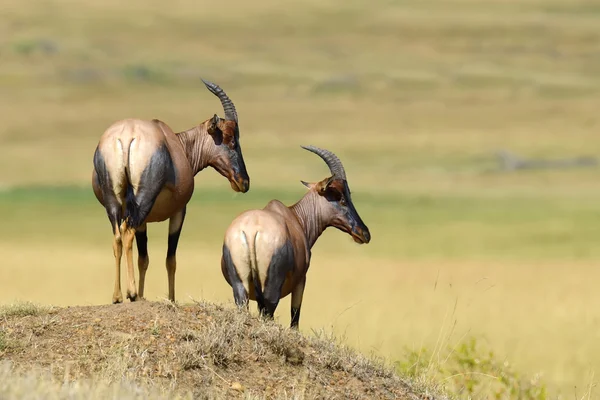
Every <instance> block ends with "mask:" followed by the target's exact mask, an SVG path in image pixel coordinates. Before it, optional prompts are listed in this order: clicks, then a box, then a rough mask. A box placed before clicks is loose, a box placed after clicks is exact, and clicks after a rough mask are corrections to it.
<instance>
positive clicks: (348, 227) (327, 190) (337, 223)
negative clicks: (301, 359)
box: [301, 146, 371, 244]
mask: <svg viewBox="0 0 600 400" xmlns="http://www.w3.org/2000/svg"><path fill="white" fill-rule="evenodd" d="M302 148H303V149H305V150H308V151H310V152H312V153H315V154H316V155H318V156H319V157H321V158H322V159H323V161H325V163H326V164H327V166H328V167H329V171H330V172H331V176H330V177H329V178H325V179H324V180H322V181H320V182H317V183H308V182H304V181H301V182H302V184H303V185H304V186H306V187H308V188H309V189H311V190H314V191H315V192H316V193H317V194H318V195H319V196H320V200H321V201H320V205H321V208H322V211H321V212H322V214H321V215H322V218H324V220H325V221H326V223H327V224H328V225H330V226H333V227H335V228H337V229H339V230H341V231H342V232H346V233H348V234H349V235H350V236H352V239H354V241H355V242H356V243H359V244H366V243H369V242H370V241H371V233H370V232H369V228H368V227H367V225H365V223H364V222H363V221H362V219H361V218H360V215H358V211H356V208H354V204H353V203H352V197H351V196H350V187H349V186H348V181H347V180H346V172H345V171H344V166H343V165H342V162H341V161H340V159H339V158H338V157H337V156H336V155H335V154H333V153H332V152H330V151H328V150H325V149H320V148H318V147H315V146H302Z"/></svg>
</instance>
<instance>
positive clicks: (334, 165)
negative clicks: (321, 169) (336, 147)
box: [300, 146, 346, 180]
mask: <svg viewBox="0 0 600 400" xmlns="http://www.w3.org/2000/svg"><path fill="white" fill-rule="evenodd" d="M300 147H302V148H303V149H304V150H308V151H310V152H311V153H315V154H316V155H318V156H319V157H321V158H322V159H323V161H325V163H326V164H327V166H328V167H329V171H331V175H333V176H334V177H335V178H337V179H343V180H346V171H344V166H343V165H342V162H341V161H340V159H339V158H338V157H337V156H336V155H335V154H333V153H332V152H331V151H329V150H325V149H320V148H318V147H315V146H300Z"/></svg>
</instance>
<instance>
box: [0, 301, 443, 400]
mask: <svg viewBox="0 0 600 400" xmlns="http://www.w3.org/2000/svg"><path fill="white" fill-rule="evenodd" d="M0 320H1V321H2V325H1V327H0V361H2V362H3V363H4V366H3V368H2V369H0V378H2V379H0V381H1V382H3V383H2V384H0V397H2V398H16V397H19V398H22V395H23V394H24V393H28V394H32V393H35V392H36V391H40V393H39V394H40V395H42V396H43V397H44V398H83V397H86V398H90V396H92V397H96V398H106V397H107V396H108V397H115V396H116V398H132V399H133V398H173V397H183V398H189V397H192V396H193V398H246V399H248V398H250V399H253V398H269V399H270V398H311V399H312V398H340V399H342V398H343V399H363V398H378V399H423V398H428V399H433V398H437V397H434V395H432V394H428V393H427V392H428V390H427V388H423V387H420V388H417V387H415V385H414V384H413V383H411V382H409V381H406V380H404V379H401V378H400V377H399V376H397V375H396V374H395V373H394V372H393V369H392V368H391V367H388V366H385V365H384V364H383V363H382V362H379V361H376V360H371V359H369V358H367V357H365V356H363V355H360V354H359V353H356V352H355V351H353V350H351V349H349V348H347V347H345V346H343V345H340V344H338V343H336V342H335V341H334V340H332V339H331V338H329V337H325V336H324V335H319V334H317V335H314V336H311V337H307V336H303V335H302V334H300V333H298V332H295V331H291V330H290V329H288V328H286V327H282V326H281V325H279V324H276V323H273V322H263V321H260V320H259V319H257V318H255V317H252V316H250V315H248V314H247V313H244V312H240V311H238V310H237V309H234V308H233V307H223V306H219V305H215V304H209V303H196V304H190V305H172V304H170V303H162V302H148V301H142V302H137V303H125V304H121V305H104V306H84V307H68V308H50V307H37V306H35V305H32V304H19V305H14V306H10V307H5V308H4V309H2V311H0ZM25 371H27V372H25ZM9 378H10V379H9ZM52 396H55V397H52ZM34 397H35V396H34Z"/></svg>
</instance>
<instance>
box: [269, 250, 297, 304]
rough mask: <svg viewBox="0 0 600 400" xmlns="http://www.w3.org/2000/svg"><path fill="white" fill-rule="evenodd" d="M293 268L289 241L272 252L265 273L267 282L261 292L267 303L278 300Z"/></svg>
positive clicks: (292, 253) (292, 251)
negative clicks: (286, 278)
mask: <svg viewBox="0 0 600 400" xmlns="http://www.w3.org/2000/svg"><path fill="white" fill-rule="evenodd" d="M293 268H294V248H293V247H292V243H291V242H290V241H289V240H286V242H285V244H284V245H283V246H281V247H280V248H279V249H277V250H276V251H275V252H273V255H272V256H271V262H270V263H269V270H268V271H267V280H266V282H265V288H264V290H263V293H264V297H265V299H268V300H269V301H275V299H277V300H279V297H280V296H281V287H282V286H283V283H284V282H285V277H286V275H287V274H288V272H290V271H292V269H293Z"/></svg>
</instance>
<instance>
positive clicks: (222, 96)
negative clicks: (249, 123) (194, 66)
mask: <svg viewBox="0 0 600 400" xmlns="http://www.w3.org/2000/svg"><path fill="white" fill-rule="evenodd" d="M200 79H202V78H200ZM202 82H204V84H205V85H206V87H207V88H208V90H210V92H211V93H212V94H214V95H215V96H217V97H218V98H219V100H221V104H222V105H223V111H224V112H225V119H227V120H230V121H235V122H238V116H237V111H235V106H234V105H233V101H231V99H230V98H229V96H227V94H226V93H225V91H224V90H223V89H221V88H220V87H219V85H215V84H214V83H212V82H209V81H205V80H204V79H202Z"/></svg>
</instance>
